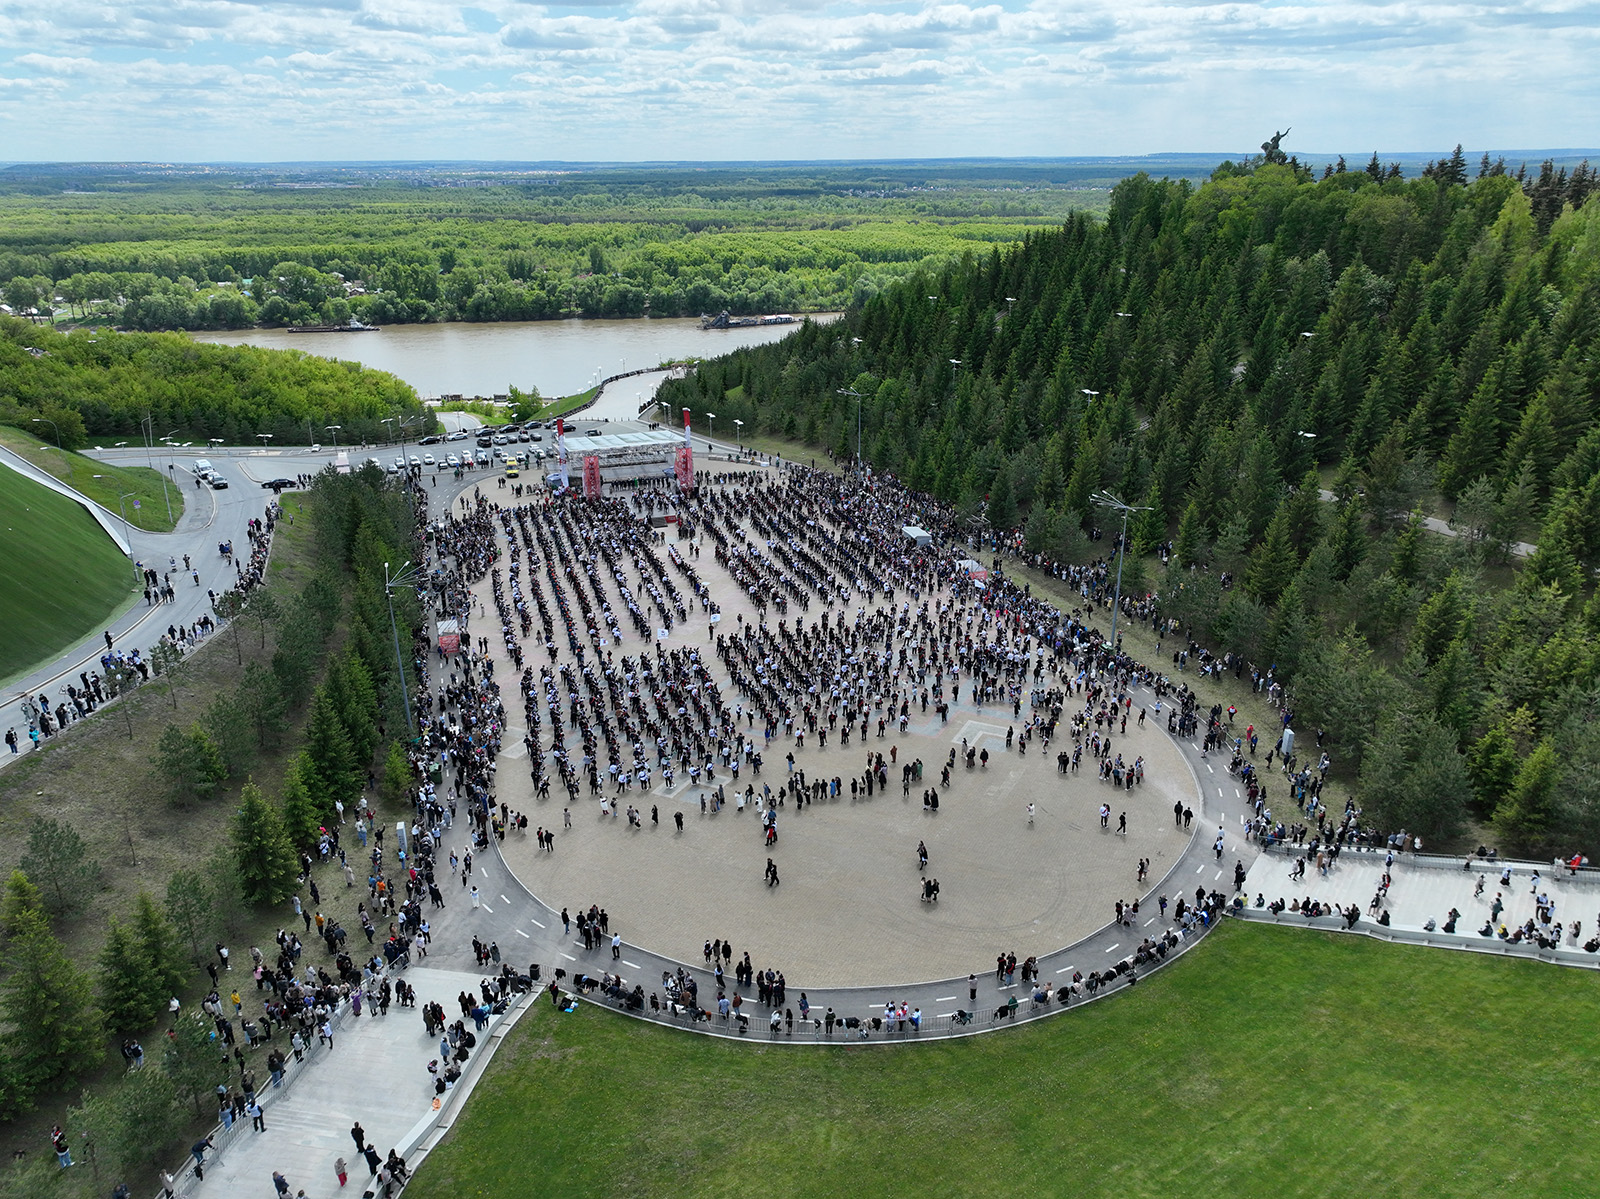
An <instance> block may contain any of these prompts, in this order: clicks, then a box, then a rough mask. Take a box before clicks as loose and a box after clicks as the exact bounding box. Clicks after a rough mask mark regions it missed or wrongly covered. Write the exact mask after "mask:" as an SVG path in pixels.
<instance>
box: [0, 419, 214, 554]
mask: <svg viewBox="0 0 1600 1199" xmlns="http://www.w3.org/2000/svg"><path fill="white" fill-rule="evenodd" d="M35 427H36V428H42V429H44V431H45V432H46V433H48V432H49V431H50V427H49V426H48V425H39V426H35ZM103 444H106V445H112V444H114V442H113V441H111V440H110V439H105V440H104V441H103ZM0 445H3V446H5V447H6V449H8V450H10V451H11V452H12V453H14V454H17V455H19V456H20V457H23V458H26V459H27V460H28V461H29V462H31V463H33V464H34V465H35V466H37V467H38V468H39V469H40V470H42V471H45V472H46V473H47V474H52V475H54V476H55V477H56V478H58V479H60V480H61V481H62V482H63V483H65V484H66V485H67V486H68V487H70V488H72V489H73V490H74V491H76V492H78V493H79V494H80V495H86V496H88V497H89V498H90V499H91V500H93V501H94V502H95V503H97V504H99V505H100V506H101V507H102V508H104V509H105V510H106V511H107V512H114V513H116V514H117V517H118V519H122V518H123V517H124V516H126V518H127V521H128V523H129V524H131V525H132V526H133V527H134V528H136V529H145V530H148V531H150V532H155V533H167V532H170V531H171V530H172V528H173V527H174V526H175V525H176V524H177V522H178V521H180V520H182V519H183V487H182V486H180V485H173V484H170V483H169V484H168V485H167V486H166V487H165V489H164V490H163V486H162V475H161V472H160V471H159V470H153V469H151V468H150V467H148V466H111V465H109V464H108V463H105V462H99V461H96V460H95V459H93V458H90V457H87V456H85V455H83V454H76V453H71V452H68V451H64V450H59V449H57V448H56V447H55V444H54V443H53V442H51V441H49V440H48V439H45V440H41V439H40V438H37V437H30V436H29V435H28V434H26V433H24V432H22V431H21V430H20V429H13V428H9V427H0ZM123 497H126V498H123ZM169 504H170V505H171V508H172V515H171V517H170V518H169V517H168V515H167V507H168V505H169ZM135 505H137V506H135Z"/></svg>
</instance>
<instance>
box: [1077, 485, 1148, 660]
mask: <svg viewBox="0 0 1600 1199" xmlns="http://www.w3.org/2000/svg"><path fill="white" fill-rule="evenodd" d="M1089 502H1090V503H1092V504H1094V505H1095V506H1097V507H1100V508H1109V509H1111V510H1112V511H1114V512H1120V513H1122V537H1121V538H1120V544H1119V546H1118V553H1117V597H1116V599H1115V600H1113V601H1112V604H1111V652H1112V653H1116V652H1117V615H1118V613H1120V612H1121V611H1122V564H1123V562H1125V561H1126V560H1127V557H1128V515H1129V514H1130V513H1133V512H1148V511H1150V509H1149V508H1148V507H1140V506H1139V505H1137V504H1125V503H1123V502H1122V501H1121V500H1119V499H1118V498H1117V497H1116V496H1114V495H1112V494H1111V493H1110V492H1109V491H1099V492H1096V493H1095V494H1094V495H1092V496H1090V497H1089Z"/></svg>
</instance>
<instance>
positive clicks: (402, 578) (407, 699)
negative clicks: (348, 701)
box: [383, 562, 417, 735]
mask: <svg viewBox="0 0 1600 1199" xmlns="http://www.w3.org/2000/svg"><path fill="white" fill-rule="evenodd" d="M396 587H409V588H411V590H412V591H415V590H416V589H417V572H416V571H415V570H413V569H412V567H411V563H410V562H407V563H406V564H405V565H404V566H402V567H401V568H400V569H399V570H398V571H397V572H396V573H395V574H394V576H393V577H392V578H391V577H390V575H389V564H388V563H387V562H385V563H384V564H383V594H384V598H385V599H387V600H388V601H389V632H390V633H392V634H393V635H394V667H395V669H396V670H398V671H399V672H400V698H401V700H402V701H403V702H404V703H405V706H406V731H407V732H409V733H411V734H412V735H415V734H416V731H417V728H416V725H415V724H413V723H412V721H411V692H410V689H409V688H407V687H406V664H405V662H404V661H403V660H402V659H401V657H400V626H399V625H397V624H396V623H395V619H394V589H395V588H396Z"/></svg>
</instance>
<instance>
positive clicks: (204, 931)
mask: <svg viewBox="0 0 1600 1199" xmlns="http://www.w3.org/2000/svg"><path fill="white" fill-rule="evenodd" d="M214 900H215V895H214V888H213V887H212V885H211V884H210V883H209V882H207V881H206V878H205V876H204V875H202V874H201V873H200V872H199V871H197V870H175V871H173V873H172V877H171V878H169V879H168V880H167V896H166V907H167V917H168V918H169V919H170V920H171V921H172V927H173V929H174V931H176V933H177V935H178V940H179V942H180V943H182V944H186V945H187V946H188V948H189V959H190V961H192V962H193V963H194V964H195V966H196V967H198V966H200V964H201V963H202V962H204V961H205V960H206V956H207V949H206V943H207V942H208V941H209V940H210V939H211V930H212V928H213V926H214V921H215V917H216V908H215V905H214Z"/></svg>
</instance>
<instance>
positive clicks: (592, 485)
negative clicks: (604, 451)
mask: <svg viewBox="0 0 1600 1199" xmlns="http://www.w3.org/2000/svg"><path fill="white" fill-rule="evenodd" d="M583 498H584V499H586V500H597V499H599V498H600V456H599V455H598V454H585V455H584V458H583Z"/></svg>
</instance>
